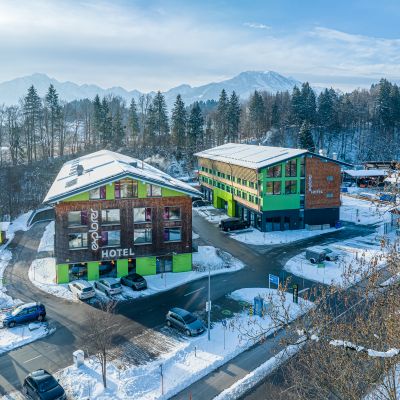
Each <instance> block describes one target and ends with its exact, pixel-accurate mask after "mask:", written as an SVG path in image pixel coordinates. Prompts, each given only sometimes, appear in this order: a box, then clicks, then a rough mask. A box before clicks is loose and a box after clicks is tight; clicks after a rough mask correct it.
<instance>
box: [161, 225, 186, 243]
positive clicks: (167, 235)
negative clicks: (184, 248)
mask: <svg viewBox="0 0 400 400" xmlns="http://www.w3.org/2000/svg"><path fill="white" fill-rule="evenodd" d="M181 238H182V231H181V228H165V229H164V242H180V241H181Z"/></svg>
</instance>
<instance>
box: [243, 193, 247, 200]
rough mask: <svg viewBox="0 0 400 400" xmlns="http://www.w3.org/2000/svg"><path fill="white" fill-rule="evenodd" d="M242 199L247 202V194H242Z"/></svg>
mask: <svg viewBox="0 0 400 400" xmlns="http://www.w3.org/2000/svg"><path fill="white" fill-rule="evenodd" d="M242 199H245V200H247V193H245V192H242Z"/></svg>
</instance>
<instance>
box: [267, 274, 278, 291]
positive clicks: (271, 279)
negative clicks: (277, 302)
mask: <svg viewBox="0 0 400 400" xmlns="http://www.w3.org/2000/svg"><path fill="white" fill-rule="evenodd" d="M271 283H273V284H274V285H276V286H277V287H279V276H276V275H272V274H268V288H269V289H271Z"/></svg>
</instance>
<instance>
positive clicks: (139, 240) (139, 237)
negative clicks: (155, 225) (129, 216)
mask: <svg viewBox="0 0 400 400" xmlns="http://www.w3.org/2000/svg"><path fill="white" fill-rule="evenodd" d="M151 242H152V230H151V229H149V228H145V229H135V230H134V232H133V243H134V244H148V243H151Z"/></svg>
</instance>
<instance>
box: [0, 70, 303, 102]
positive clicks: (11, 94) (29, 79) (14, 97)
mask: <svg viewBox="0 0 400 400" xmlns="http://www.w3.org/2000/svg"><path fill="white" fill-rule="evenodd" d="M50 84H53V85H54V87H55V89H56V90H57V92H58V94H59V97H60V99H62V100H66V101H72V100H77V99H84V98H89V99H93V98H94V97H95V96H96V94H98V95H99V96H100V97H103V96H106V95H108V94H113V95H116V96H121V97H122V98H124V99H125V100H126V101H127V102H129V101H130V100H131V98H132V97H133V98H135V100H137V99H138V97H139V96H140V95H141V94H142V93H141V92H139V91H138V90H131V91H128V90H126V89H124V88H122V87H112V88H109V89H103V88H101V87H100V86H97V85H89V84H84V85H78V84H76V83H73V82H60V81H58V80H56V79H53V78H50V77H48V76H47V75H45V74H39V73H36V74H33V75H29V76H24V77H21V78H16V79H13V80H11V81H7V82H2V83H0V104H2V103H4V104H6V105H12V104H17V103H18V101H19V99H20V98H22V97H24V96H25V95H26V93H27V90H28V88H29V86H31V85H34V86H35V88H36V89H37V91H38V93H39V96H44V95H45V93H46V91H47V89H48V87H49V85H50ZM295 85H298V86H299V85H301V82H299V81H297V80H295V79H293V78H290V77H285V76H283V75H280V74H278V73H277V72H273V71H265V72H262V71H247V72H242V73H240V74H239V75H236V76H235V77H233V78H231V79H227V80H224V81H221V82H212V83H208V84H206V85H202V86H198V87H192V86H190V85H180V86H177V87H174V88H172V89H170V90H168V91H166V92H164V95H165V99H166V102H167V105H168V107H171V106H172V104H173V103H174V101H175V99H176V96H177V95H178V94H179V93H180V94H181V95H182V98H183V101H184V102H185V103H186V104H187V105H189V104H191V103H193V102H195V101H199V100H204V101H206V100H218V97H219V94H220V93H221V90H222V89H225V90H226V91H227V92H228V93H229V92H232V91H233V90H235V92H236V93H237V94H238V95H239V96H240V98H241V99H246V98H248V97H249V95H250V94H251V93H252V92H254V90H266V91H268V92H271V93H276V92H278V91H285V90H289V91H291V90H292V89H293V87H294V86H295ZM151 93H152V94H153V93H154V92H151Z"/></svg>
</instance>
